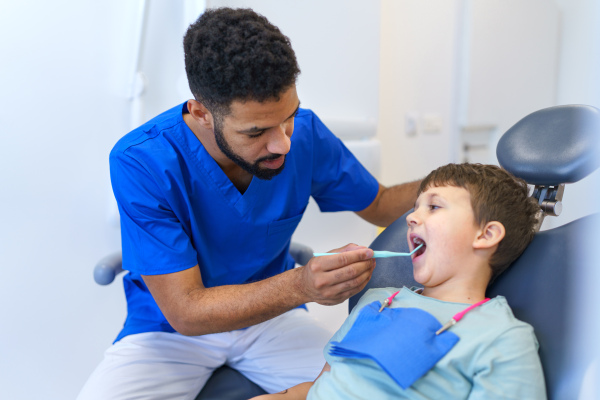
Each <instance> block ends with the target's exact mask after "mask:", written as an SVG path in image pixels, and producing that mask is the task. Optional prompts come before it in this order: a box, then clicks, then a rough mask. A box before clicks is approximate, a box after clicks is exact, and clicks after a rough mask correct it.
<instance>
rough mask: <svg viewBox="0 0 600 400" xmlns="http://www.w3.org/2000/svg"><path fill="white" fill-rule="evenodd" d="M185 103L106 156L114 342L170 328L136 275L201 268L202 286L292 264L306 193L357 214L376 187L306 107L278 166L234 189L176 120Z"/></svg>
mask: <svg viewBox="0 0 600 400" xmlns="http://www.w3.org/2000/svg"><path fill="white" fill-rule="evenodd" d="M187 112H188V111H187V102H186V103H183V104H181V105H178V106H176V107H174V108H172V109H170V110H168V111H166V112H164V113H162V114H161V115H159V116H157V117H156V118H154V119H152V120H150V121H148V122H147V123H145V124H144V125H142V126H141V127H139V128H137V129H135V130H134V131H132V132H130V133H128V134H127V135H125V136H124V137H123V138H122V139H121V140H119V142H118V143H117V144H116V145H115V147H114V148H113V150H112V152H111V154H110V174H111V181H112V186H113V191H114V194H115V197H116V200H117V204H118V206H119V213H120V216H121V240H122V251H123V268H124V269H126V270H129V271H130V272H129V273H128V274H127V275H126V276H125V277H124V279H123V281H124V286H125V294H126V297H127V314H128V315H127V319H126V321H125V326H124V328H123V330H122V331H121V333H120V334H119V336H118V337H117V339H116V341H118V340H120V339H121V338H123V337H124V336H126V335H129V334H133V333H141V332H152V331H163V332H174V329H173V328H172V327H171V326H170V325H169V323H168V322H167V321H166V319H165V317H164V315H163V314H162V312H161V311H160V309H159V308H158V306H157V305H156V302H155V301H154V299H153V298H152V296H151V294H150V292H149V290H148V288H147V287H146V285H145V284H144V282H143V280H142V278H141V276H140V275H156V274H166V273H172V272H178V271H182V270H185V269H188V268H191V267H193V266H195V265H196V264H197V265H199V267H200V273H201V275H202V281H203V283H204V285H205V286H206V287H213V286H220V285H229V284H242V283H247V282H252V281H257V280H261V279H265V278H268V277H271V276H274V275H276V274H279V273H281V272H284V271H286V270H288V269H291V268H293V267H294V261H293V259H292V258H291V256H290V255H289V251H288V250H289V245H290V240H291V236H292V234H293V233H294V230H295V229H296V227H297V226H298V223H299V222H300V219H301V218H302V215H303V213H304V211H305V209H306V206H307V204H308V201H309V198H310V196H313V198H314V199H315V201H316V202H317V204H318V206H319V208H320V209H321V211H343V210H347V211H360V210H363V209H364V208H366V207H367V206H369V205H370V204H371V202H372V201H373V200H374V199H375V196H376V195H377V192H378V188H379V184H378V182H377V181H376V180H375V178H373V176H372V175H371V174H370V173H369V172H368V171H367V170H366V169H365V168H364V167H363V166H362V165H361V164H360V163H359V162H358V161H357V160H356V158H355V157H354V156H353V155H352V153H351V152H350V151H349V150H348V149H347V148H346V147H345V146H344V145H343V143H342V142H341V141H340V140H339V139H338V138H336V137H335V136H334V135H333V134H332V133H331V132H330V131H329V130H328V129H327V127H325V125H324V124H323V123H322V122H321V121H320V120H319V119H318V117H317V116H316V115H315V114H314V113H313V112H312V111H310V110H304V109H300V110H299V112H298V114H297V116H296V117H295V122H294V125H295V126H294V133H293V135H292V138H291V150H290V152H289V153H288V155H287V156H286V163H285V168H284V169H283V171H282V172H281V173H280V174H279V175H277V176H276V177H274V178H273V179H271V180H260V179H258V178H256V177H254V178H253V179H252V182H251V183H250V186H249V187H248V189H247V190H246V191H245V192H244V194H241V193H240V192H239V191H238V189H237V188H236V187H235V186H234V185H233V184H232V183H231V181H230V180H229V178H228V177H227V176H226V175H225V173H224V172H223V171H222V170H221V168H220V167H219V166H218V164H217V163H216V161H215V160H214V159H213V158H212V157H211V156H210V154H208V152H207V151H206V149H205V148H204V147H203V146H202V143H201V142H200V141H199V140H198V138H197V137H196V136H195V135H194V133H193V132H192V131H191V130H190V129H189V127H188V126H187V125H186V123H185V122H184V121H183V115H182V114H183V113H187Z"/></svg>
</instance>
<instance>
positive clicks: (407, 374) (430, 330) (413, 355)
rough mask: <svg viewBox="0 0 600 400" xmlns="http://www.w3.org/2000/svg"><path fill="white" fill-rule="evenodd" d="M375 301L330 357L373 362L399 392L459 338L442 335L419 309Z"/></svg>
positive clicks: (367, 307) (435, 325) (358, 318)
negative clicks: (388, 305) (390, 306)
mask: <svg viewBox="0 0 600 400" xmlns="http://www.w3.org/2000/svg"><path fill="white" fill-rule="evenodd" d="M380 307H381V303H380V302H379V301H374V302H373V303H370V304H369V305H367V306H365V307H364V308H363V309H362V310H361V311H360V314H359V315H358V317H357V318H356V321H355V322H354V324H353V325H352V328H350V330H349V331H348V333H347V334H346V336H345V337H344V338H343V339H342V340H341V341H340V342H332V343H331V344H332V347H331V349H330V351H329V354H331V355H332V356H338V357H344V358H367V359H371V360H373V361H375V362H376V363H377V364H378V365H379V366H380V367H381V368H382V369H383V370H384V371H385V372H386V373H387V374H388V375H389V376H390V377H391V378H392V379H393V380H394V381H395V382H396V383H398V385H400V387H402V389H406V388H408V387H410V386H411V385H412V384H413V383H414V382H415V381H416V380H417V379H419V378H420V377H422V376H423V375H425V374H426V373H427V371H429V370H430V369H431V368H433V366H434V365H435V364H436V363H437V362H438V361H439V360H440V359H441V358H442V357H443V356H444V355H446V353H448V352H449V351H450V349H452V347H454V345H455V344H456V343H457V342H458V340H459V337H458V336H456V334H454V333H452V332H449V331H444V332H442V333H441V334H439V335H436V331H437V330H438V329H440V328H441V327H442V324H440V322H439V321H438V320H437V319H436V318H435V317H434V316H433V315H431V314H429V313H428V312H426V311H423V310H421V309H418V308H384V309H383V311H382V312H379V309H380Z"/></svg>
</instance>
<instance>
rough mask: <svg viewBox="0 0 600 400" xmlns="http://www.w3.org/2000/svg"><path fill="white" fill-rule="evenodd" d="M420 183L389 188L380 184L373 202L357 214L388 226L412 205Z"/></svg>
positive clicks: (373, 222) (376, 223) (380, 224)
mask: <svg viewBox="0 0 600 400" xmlns="http://www.w3.org/2000/svg"><path fill="white" fill-rule="evenodd" d="M420 184H421V181H420V180H419V181H415V182H407V183H402V184H400V185H396V186H391V187H389V188H386V187H385V186H381V185H380V187H379V193H378V194H377V197H376V198H375V200H374V201H373V203H372V204H371V205H370V206H369V207H367V208H366V209H364V210H362V211H359V212H357V214H358V215H359V216H360V217H361V218H363V219H365V220H367V221H369V222H370V223H372V224H375V225H377V226H388V225H390V224H391V223H392V222H394V221H395V220H397V219H398V218H399V217H400V216H402V215H403V214H404V213H406V212H407V211H408V210H410V209H411V208H413V207H414V205H415V201H416V200H417V190H418V189H419V185H420Z"/></svg>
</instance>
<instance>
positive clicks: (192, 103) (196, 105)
mask: <svg viewBox="0 0 600 400" xmlns="http://www.w3.org/2000/svg"><path fill="white" fill-rule="evenodd" d="M187 106H188V111H189V112H190V115H191V116H192V117H193V118H194V119H195V120H196V122H198V124H199V125H200V126H202V127H203V128H205V129H210V130H212V129H213V127H214V125H213V122H214V121H213V115H212V113H211V112H210V111H209V110H208V108H206V107H204V104H202V103H200V102H199V101H197V100H188V104H187Z"/></svg>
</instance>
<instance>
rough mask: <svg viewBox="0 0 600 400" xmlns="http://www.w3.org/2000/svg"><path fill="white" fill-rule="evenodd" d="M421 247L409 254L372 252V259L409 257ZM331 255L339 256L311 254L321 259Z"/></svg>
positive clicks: (383, 251)
mask: <svg viewBox="0 0 600 400" xmlns="http://www.w3.org/2000/svg"><path fill="white" fill-rule="evenodd" d="M422 246H423V244H420V245H419V246H417V247H415V248H414V249H413V251H411V252H410V253H397V252H394V251H385V250H382V251H373V258H386V257H400V256H405V257H406V256H411V255H412V254H413V253H414V252H415V251H417V250H419V249H420V248H421V247H422ZM332 254H339V253H313V256H314V257H321V256H330V255H332Z"/></svg>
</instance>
